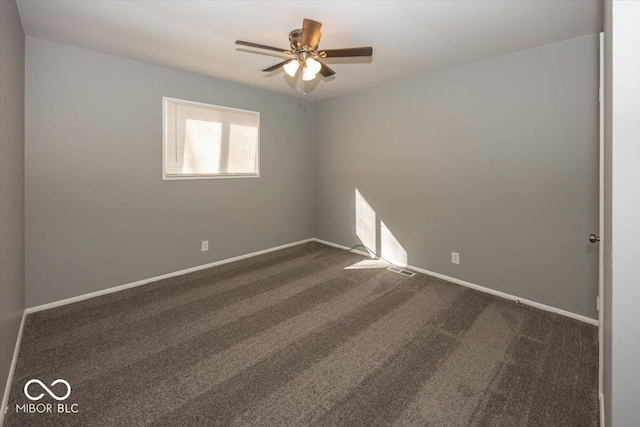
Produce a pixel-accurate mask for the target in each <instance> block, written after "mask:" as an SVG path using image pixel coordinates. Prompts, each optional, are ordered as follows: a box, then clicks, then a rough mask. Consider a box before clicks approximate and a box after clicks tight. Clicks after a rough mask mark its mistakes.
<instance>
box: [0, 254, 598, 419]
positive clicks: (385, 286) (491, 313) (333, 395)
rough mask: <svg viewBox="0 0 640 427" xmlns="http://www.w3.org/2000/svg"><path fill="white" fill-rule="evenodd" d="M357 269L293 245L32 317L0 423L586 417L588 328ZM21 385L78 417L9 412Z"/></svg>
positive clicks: (349, 260) (592, 398)
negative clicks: (48, 389) (48, 388)
mask: <svg viewBox="0 0 640 427" xmlns="http://www.w3.org/2000/svg"><path fill="white" fill-rule="evenodd" d="M364 259H365V258H363V257H361V256H359V255H355V254H351V253H347V252H345V251H342V250H340V249H335V248H331V247H328V246H324V245H321V244H318V243H308V244H304V245H300V246H296V247H292V248H289V249H285V250H281V251H278V252H273V253H269V254H266V255H262V256H259V257H255V258H251V259H247V260H243V261H239V262H235V263H232V264H226V265H222V266H219V267H214V268H211V269H208V270H203V271H199V272H196V273H191V274H187V275H184V276H181V277H176V278H172V279H167V280H162V281H159V282H156V283H152V284H148V285H145V286H141V287H138V288H134V289H130V290H127V291H123V292H118V293H114V294H110V295H106V296H103V297H99V298H94V299H91V300H87V301H83V302H80V303H76V304H72V305H68V306H64V307H60V308H57V309H52V310H48V311H44V312H40V313H34V314H31V315H29V316H28V317H27V320H26V325H25V330H24V335H23V341H22V347H21V350H20V356H19V359H18V364H17V368H16V373H15V377H14V381H13V387H12V389H11V394H10V399H9V408H8V412H7V415H6V419H5V422H6V425H7V426H24V425H29V426H40V425H42V426H55V425H66V426H67V425H68V426H72V425H73V426H142V425H155V426H190V425H207V426H208V425H234V426H248V425H259V426H283V425H296V426H297V425H317V426H336V425H342V426H372V425H385V426H386V425H399V426H400V425H404V426H414V425H432V426H495V425H499V426H581V427H584V426H595V425H597V424H598V397H597V381H598V374H597V372H598V371H597V370H598V341H597V334H598V333H597V328H596V327H594V326H590V325H587V324H584V323H581V322H578V321H574V320H571V319H568V318H565V317H561V316H558V315H555V314H551V313H548V312H545V311H541V310H537V309H534V308H531V307H527V306H523V305H518V304H515V303H513V302H510V301H507V300H503V299H500V298H496V297H493V296H490V295H487V294H484V293H481V292H477V291H474V290H470V289H467V288H464V287H461V286H458V285H454V284H451V283H447V282H445V281H443V280H440V279H436V278H433V277H430V276H425V275H421V274H418V275H416V276H415V277H413V278H407V277H404V276H401V275H399V274H396V273H392V272H389V271H387V270H386V269H384V268H363V269H358V268H347V269H346V267H350V266H353V265H354V264H356V263H358V262H361V261H363V260H364ZM33 378H37V379H39V380H41V381H42V382H43V383H44V384H45V385H49V384H51V382H53V381H54V380H56V379H58V378H62V379H65V380H67V381H68V382H69V383H70V384H71V386H72V393H71V395H70V396H69V398H68V399H67V400H66V401H64V402H62V403H64V404H66V405H67V407H68V408H71V406H70V405H72V404H74V403H75V404H77V406H76V407H73V408H75V409H77V411H78V412H77V413H71V414H64V413H62V414H61V413H51V414H46V413H45V414H39V413H33V414H29V413H22V412H21V413H16V405H22V404H25V403H29V402H30V401H29V400H28V399H27V398H26V397H25V395H24V392H23V387H24V385H25V383H26V382H27V381H29V380H30V379H33ZM51 390H52V391H53V392H54V393H56V394H57V395H63V394H64V392H65V391H66V390H65V386H64V385H62V384H58V385H56V386H54V387H51ZM29 392H30V393H31V395H34V396H36V395H38V394H40V393H44V396H43V397H42V398H41V399H40V400H38V401H37V402H34V403H42V404H47V403H51V404H53V407H54V409H53V411H54V412H56V411H57V407H56V405H57V404H58V403H59V402H57V401H55V400H54V399H53V398H52V397H51V396H50V395H49V394H48V393H47V392H46V391H45V390H43V389H42V387H40V386H39V385H38V384H32V385H31V386H30V388H29ZM41 408H42V407H41Z"/></svg>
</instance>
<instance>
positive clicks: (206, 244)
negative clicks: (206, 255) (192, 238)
mask: <svg viewBox="0 0 640 427" xmlns="http://www.w3.org/2000/svg"><path fill="white" fill-rule="evenodd" d="M208 250H209V241H208V240H203V241H202V252H206V251H208Z"/></svg>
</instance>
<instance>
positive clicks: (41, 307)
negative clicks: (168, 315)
mask: <svg viewBox="0 0 640 427" xmlns="http://www.w3.org/2000/svg"><path fill="white" fill-rule="evenodd" d="M311 241H313V239H311V238H309V239H304V240H299V241H297V242H292V243H287V244H285V245H280V246H275V247H273V248H269V249H264V250H261V251H257V252H251V253H249V254H245V255H239V256H236V257H232V258H227V259H223V260H220V261H215V262H211V263H209V264H204V265H198V266H196V267H191V268H186V269H184V270H180V271H174V272H173V273H167V274H163V275H161V276H156V277H151V278H148V279H143V280H138V281H137V282H132V283H126V284H124V285H119V286H114V287H111V288H107V289H102V290H100V291H95V292H90V293H88V294H82V295H78V296H75V297H71V298H66V299H63V300H60V301H54V302H50V303H48V304H42V305H37V306H35V307H29V308H27V309H26V312H27V314H29V313H35V312H37V311H42V310H48V309H50V308H55V307H61V306H63V305H67V304H73V303H74V302H79V301H84V300H86V299H89V298H95V297H99V296H102V295H107V294H111V293H114V292H119V291H123V290H125V289H130V288H135V287H137V286H142V285H146V284H147V283H151V282H157V281H158V280H162V279H168V278H171V277H175V276H180V275H183V274H187V273H192V272H194V271H199V270H204V269H206V268H211V267H215V266H217V265H222V264H228V263H230V262H234V261H240V260H242V259H246V258H251V257H254V256H258V255H263V254H266V253H269V252H274V251H279V250H280V249H285V248H289V247H291V246H296V245H301V244H303V243H307V242H311Z"/></svg>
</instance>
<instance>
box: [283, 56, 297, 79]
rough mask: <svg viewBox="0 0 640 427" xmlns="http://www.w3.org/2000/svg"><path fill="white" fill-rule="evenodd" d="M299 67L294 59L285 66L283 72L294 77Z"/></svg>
mask: <svg viewBox="0 0 640 427" xmlns="http://www.w3.org/2000/svg"><path fill="white" fill-rule="evenodd" d="M299 67H300V63H299V62H298V60H296V59H292V60H291V61H289V63H288V64H285V65H284V67H282V68H284V71H285V72H286V73H287V74H288V75H289V76H291V77H295V76H296V72H298V68H299Z"/></svg>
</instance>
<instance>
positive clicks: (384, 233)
mask: <svg viewBox="0 0 640 427" xmlns="http://www.w3.org/2000/svg"><path fill="white" fill-rule="evenodd" d="M355 231H356V236H357V237H358V239H359V240H360V242H361V243H362V245H363V246H364V247H365V248H366V249H367V251H368V252H369V256H371V258H375V256H376V255H375V254H378V255H379V257H380V258H382V259H384V260H386V261H389V262H390V263H392V264H395V265H399V266H402V267H406V266H407V260H408V258H407V251H406V250H405V249H404V247H403V246H402V244H400V242H399V241H398V239H396V237H395V236H394V235H393V233H392V232H391V230H390V229H389V227H388V226H387V225H386V224H385V223H384V222H383V221H382V220H380V219H379V218H377V215H376V211H374V210H373V208H372V207H371V205H370V204H369V202H367V199H365V198H364V196H363V195H362V193H361V192H360V190H358V189H357V188H356V189H355ZM386 267H388V263H386V262H384V261H382V260H373V259H372V260H366V261H361V262H359V263H357V264H354V265H352V266H350V267H348V268H386Z"/></svg>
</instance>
